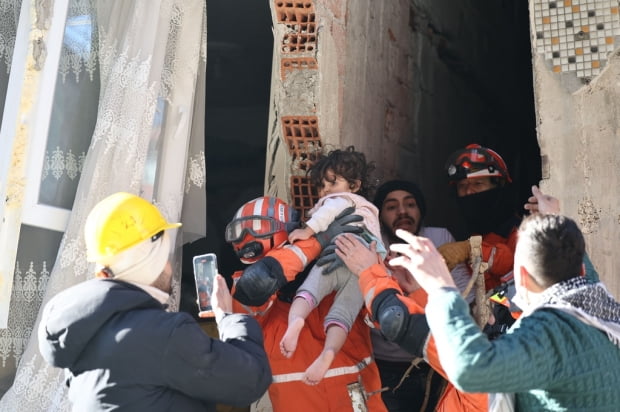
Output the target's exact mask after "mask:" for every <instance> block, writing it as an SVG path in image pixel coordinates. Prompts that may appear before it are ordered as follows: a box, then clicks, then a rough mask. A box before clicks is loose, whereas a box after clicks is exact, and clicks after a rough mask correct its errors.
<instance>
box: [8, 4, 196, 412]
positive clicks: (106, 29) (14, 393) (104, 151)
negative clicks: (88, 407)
mask: <svg viewBox="0 0 620 412" xmlns="http://www.w3.org/2000/svg"><path fill="white" fill-rule="evenodd" d="M0 1H2V3H0V4H4V2H5V0H0ZM18 9H19V8H18ZM2 19H4V16H2ZM2 22H4V20H2ZM70 27H74V30H69V28H70ZM88 27H91V29H92V30H93V31H92V33H84V32H80V31H81V30H88ZM2 30H4V27H2ZM71 33H74V34H75V33H77V34H78V36H77V37H76V38H71V36H70V34H71ZM85 37H86V38H90V39H93V41H91V42H90V43H89V44H86V43H84V42H83V41H81V39H83V38H85ZM1 42H2V40H1V39H0V46H2V43H1ZM2 56H3V54H2V51H1V50H0V57H2ZM205 65H206V2H204V1H202V0H106V1H96V0H72V1H70V6H69V13H68V18H67V28H66V30H65V40H64V45H63V52H62V56H61V60H60V64H59V68H58V79H59V83H61V85H57V90H56V92H55V93H56V95H55V98H54V101H55V106H54V109H53V112H52V120H51V124H50V132H49V137H48V141H47V155H46V160H45V164H44V165H43V168H42V170H43V174H42V175H41V176H40V177H41V179H42V180H41V181H42V185H41V193H40V199H41V200H42V201H44V202H45V203H46V204H50V205H55V206H58V207H62V208H68V209H72V212H71V217H70V219H69V223H68V226H67V229H66V231H65V233H64V235H62V238H60V236H61V234H59V233H57V232H56V235H54V234H53V232H52V231H44V230H37V229H36V228H22V231H21V235H20V243H19V247H18V264H17V265H16V268H15V276H14V287H13V292H12V293H13V295H12V298H11V307H10V312H9V328H8V329H5V330H2V331H0V356H2V357H4V359H3V361H4V365H5V367H7V365H9V366H10V364H11V362H13V363H15V362H16V361H17V359H20V360H19V367H18V368H17V371H16V375H15V378H14V380H13V384H12V386H11V387H10V389H9V390H8V391H7V392H6V393H5V394H4V396H3V397H2V399H0V410H2V411H18V410H24V411H65V410H68V404H67V400H66V396H65V394H66V388H65V384H64V375H63V373H62V371H61V370H58V369H55V368H51V367H49V366H48V365H47V364H46V363H45V362H44V361H43V359H42V358H41V357H40V355H39V351H38V345H37V341H36V333H35V334H33V335H32V336H30V334H31V331H33V330H35V331H36V328H37V319H36V317H37V316H38V312H39V308H40V307H41V305H42V304H44V303H45V302H46V301H47V300H48V299H49V298H50V297H51V296H53V295H55V294H56V293H58V292H59V291H61V290H63V289H65V288H67V287H69V286H71V285H73V284H76V283H78V282H81V281H83V280H86V279H88V278H89V277H91V276H92V268H91V267H89V265H88V264H87V262H86V260H85V252H84V242H83V239H82V225H83V222H84V220H85V218H86V215H87V214H88V212H89V211H90V209H91V208H92V207H93V206H94V204H95V203H97V202H98V201H99V200H101V199H102V198H103V197H105V196H107V195H109V194H110V193H113V192H116V191H120V190H123V191H128V192H132V193H136V194H140V195H142V196H144V197H146V198H148V199H152V200H153V201H154V202H155V203H156V204H157V205H158V206H159V207H160V209H161V210H162V211H163V212H164V214H165V215H166V217H167V218H168V219H170V220H174V221H179V220H180V221H182V222H183V223H184V226H183V232H182V233H179V234H178V236H177V248H178V250H180V246H181V245H182V244H183V243H185V242H190V241H193V240H195V239H197V238H198V237H201V236H204V234H205V215H206V213H205V204H206V201H205V196H206V193H205V186H204V185H205V165H204V158H205V156H204V109H205V107H204V91H205V88H204V76H205V72H206V71H205V67H206V66H205ZM76 96H80V97H79V99H77V97H76ZM72 97H73V98H75V99H77V100H71V102H72V104H67V103H66V102H67V101H69V100H70V99H71V98H72ZM80 99H82V100H80ZM63 103H64V104H63ZM76 107H78V108H79V110H78V112H77V113H74V112H72V110H73V111H75V108H76ZM89 108H91V109H90V110H89ZM89 116H91V118H90V120H89ZM93 127H94V129H93ZM22 239H28V241H26V240H24V241H22ZM35 240H37V241H38V243H33V242H34V241H35ZM58 243H60V247H59V248H58V249H57V250H58V253H57V254H54V255H53V256H49V254H50V246H49V245H53V247H52V249H54V250H56V248H57V245H58ZM45 245H47V247H46V246H45ZM22 256H23V257H22ZM20 259H22V260H20ZM23 259H25V260H23ZM52 260H55V264H54V265H53V268H51V267H50V266H48V265H47V264H46V263H45V262H49V261H52ZM28 261H30V262H35V264H34V265H31V264H30V263H29V262H28ZM175 265H176V268H177V270H176V273H177V274H178V277H177V279H176V281H177V282H176V285H175V293H173V296H172V302H171V303H172V304H173V307H174V305H175V304H178V285H179V280H180V272H181V271H180V259H178V262H177V263H176V264H175ZM15 342H19V343H18V344H15ZM22 351H23V352H22Z"/></svg>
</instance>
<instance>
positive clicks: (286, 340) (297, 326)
mask: <svg viewBox="0 0 620 412" xmlns="http://www.w3.org/2000/svg"><path fill="white" fill-rule="evenodd" d="M304 323H305V321H304V319H303V318H295V319H293V320H291V321H289V323H288V328H286V332H284V336H282V340H281V341H280V352H282V355H284V357H285V358H290V357H291V356H293V353H295V349H297V340H298V339H299V334H300V333H301V330H302V329H303V327H304Z"/></svg>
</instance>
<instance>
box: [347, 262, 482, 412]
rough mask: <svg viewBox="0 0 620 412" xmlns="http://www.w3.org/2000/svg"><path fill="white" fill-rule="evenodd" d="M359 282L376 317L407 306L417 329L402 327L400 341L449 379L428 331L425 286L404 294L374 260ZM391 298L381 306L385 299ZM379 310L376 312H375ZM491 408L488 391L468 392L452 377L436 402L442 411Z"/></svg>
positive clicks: (438, 409)
mask: <svg viewBox="0 0 620 412" xmlns="http://www.w3.org/2000/svg"><path fill="white" fill-rule="evenodd" d="M359 285H360V288H361V290H362V296H364V299H365V305H366V309H367V310H368V311H369V312H370V313H371V315H372V318H373V319H379V318H380V317H381V315H382V313H381V311H382V310H385V309H386V307H391V308H393V304H394V303H395V301H394V298H395V299H397V300H398V301H397V302H396V303H398V304H400V305H402V306H404V307H405V308H406V310H407V312H408V314H409V319H407V320H406V321H405V322H406V325H407V326H409V328H413V329H414V330H407V331H403V332H404V333H402V334H401V335H399V338H398V339H399V341H397V342H396V343H398V344H399V345H401V346H402V347H403V348H404V349H405V350H407V351H409V352H410V353H411V354H413V355H415V356H418V357H424V359H425V360H426V362H428V364H429V365H430V366H431V367H432V368H433V369H434V370H435V371H436V372H438V373H439V374H441V375H442V376H443V377H444V378H446V380H447V379H448V378H447V376H446V374H445V372H444V371H443V368H442V367H441V364H440V363H439V357H438V355H437V348H436V347H435V341H434V339H433V337H432V336H431V335H429V333H430V332H429V328H428V324H427V323H426V317H425V315H424V307H425V306H426V302H427V294H426V292H425V291H424V289H418V290H416V291H415V292H413V293H412V294H410V295H409V296H404V295H403V292H402V290H401V289H400V286H399V285H398V282H397V281H396V280H395V279H394V278H393V277H391V276H390V275H389V274H388V273H387V271H386V269H385V267H384V266H383V265H380V264H375V265H373V266H371V267H370V268H368V269H366V270H365V271H363V272H362V273H361V274H360V277H359ZM388 301H389V302H390V303H389V304H387V305H383V306H382V302H388ZM375 312H377V313H375ZM487 410H488V394H486V393H465V392H461V391H459V390H457V389H456V388H455V387H454V386H453V385H452V384H451V383H450V382H449V381H448V385H447V387H446V390H445V391H444V393H443V395H442V397H441V399H440V400H439V402H438V404H437V409H436V411H439V412H474V411H487Z"/></svg>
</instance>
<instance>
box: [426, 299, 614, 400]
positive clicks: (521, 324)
mask: <svg viewBox="0 0 620 412" xmlns="http://www.w3.org/2000/svg"><path fill="white" fill-rule="evenodd" d="M426 316H427V320H428V323H429V326H430V329H431V332H432V334H433V336H434V338H435V342H436V344H437V349H438V351H439V355H440V361H441V364H442V366H443V367H444V369H445V371H446V373H447V375H448V377H449V378H450V381H451V382H452V383H454V385H455V386H456V387H457V388H458V389H461V390H463V391H466V392H514V393H515V400H516V410H517V411H618V410H620V349H619V348H618V347H617V346H615V345H614V344H613V343H612V342H611V341H610V340H609V339H608V337H607V335H606V334H605V333H604V332H602V331H600V330H598V329H596V328H594V327H592V326H588V325H586V324H585V323H583V322H581V321H580V320H578V319H577V318H575V317H573V316H571V315H569V314H567V313H565V312H562V311H559V310H556V309H548V308H545V309H540V310H537V311H535V312H534V313H532V314H531V315H529V316H527V317H522V318H520V319H519V320H518V321H517V322H516V323H515V324H514V325H513V326H512V327H511V329H510V330H509V331H508V333H507V334H505V335H502V336H501V337H499V338H497V339H496V340H493V341H489V340H488V339H487V337H486V336H485V335H484V334H483V333H481V332H480V329H479V328H478V327H477V326H476V324H475V323H474V321H473V319H472V318H471V316H470V315H469V306H468V305H467V303H466V302H465V301H464V300H463V299H462V298H461V296H460V295H459V293H458V291H456V290H452V289H441V290H439V291H436V292H433V293H432V294H431V295H429V298H428V305H427V306H426Z"/></svg>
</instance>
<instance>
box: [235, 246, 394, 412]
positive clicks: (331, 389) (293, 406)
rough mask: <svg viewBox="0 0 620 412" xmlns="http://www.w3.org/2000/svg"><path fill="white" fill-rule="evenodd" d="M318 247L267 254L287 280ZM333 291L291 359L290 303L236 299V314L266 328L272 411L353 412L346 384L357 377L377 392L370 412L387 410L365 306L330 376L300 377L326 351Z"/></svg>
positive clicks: (287, 248) (312, 315)
mask: <svg viewBox="0 0 620 412" xmlns="http://www.w3.org/2000/svg"><path fill="white" fill-rule="evenodd" d="M320 251H321V247H320V245H319V243H318V242H317V241H316V239H314V238H310V239H307V240H302V241H297V242H295V244H294V245H286V246H284V247H282V248H278V249H273V250H271V251H270V252H269V253H267V255H266V256H269V257H272V258H275V259H276V260H277V261H278V262H279V263H280V265H281V266H282V271H283V273H284V276H285V277H286V280H287V281H289V282H290V281H293V280H294V279H295V277H296V276H297V274H298V273H300V272H301V271H303V269H304V268H305V266H306V265H307V263H308V262H310V261H312V260H314V259H315V258H316V257H317V256H318V255H319V253H320ZM242 276H243V272H237V273H235V275H233V278H234V279H239V278H240V277H242ZM235 283H236V282H235ZM233 294H234V289H233ZM334 295H335V294H331V295H329V296H327V297H326V298H325V299H323V301H321V302H320V303H319V305H318V307H317V308H316V309H315V310H313V311H312V312H311V313H310V315H309V316H308V318H307V319H306V323H305V326H304V328H303V329H302V331H301V334H300V336H299V344H298V346H297V350H296V351H295V353H294V354H293V357H292V358H290V359H287V358H285V357H284V356H283V355H282V353H281V352H280V346H279V345H280V340H281V339H282V336H283V335H284V332H285V331H286V328H287V326H288V312H289V309H290V303H288V302H285V301H283V300H281V299H279V298H278V293H277V292H276V293H274V294H273V295H271V296H270V297H269V299H268V300H267V301H266V302H265V303H264V304H263V305H261V306H260V307H256V306H246V305H243V304H241V303H240V302H238V301H236V300H233V306H234V310H235V312H239V313H249V314H252V315H254V316H255V317H256V319H257V320H258V322H259V323H260V324H261V327H262V329H263V335H264V338H265V351H266V352H267V356H268V357H269V362H270V364H271V369H272V373H273V376H274V382H273V383H272V384H271V386H270V387H269V398H270V399H271V403H272V406H273V410H274V412H289V411H297V412H317V411H321V412H348V411H353V407H352V404H351V398H350V396H349V392H348V389H347V385H349V384H354V383H356V382H358V381H361V383H362V385H363V388H364V390H365V392H366V393H369V394H371V393H373V392H375V393H374V394H372V395H370V396H369V397H368V399H367V401H366V403H367V407H368V411H370V412H375V411H376V412H387V409H386V408H385V405H384V404H383V401H382V399H381V395H380V394H379V392H378V391H379V390H380V388H381V379H380V377H379V371H378V369H377V366H376V364H375V362H374V360H373V358H372V346H371V341H370V328H369V327H368V325H366V323H365V322H364V317H365V315H366V311H365V310H364V309H362V311H361V312H360V314H359V315H358V317H357V319H356V321H355V322H354V324H353V326H352V327H351V331H350V332H349V335H348V337H347V340H346V342H345V344H344V346H343V347H342V349H341V350H340V351H339V352H338V353H337V354H336V357H335V359H334V361H333V363H332V365H331V367H330V369H329V371H328V372H327V374H326V377H325V378H323V380H321V382H320V383H319V384H318V385H315V386H310V385H306V384H305V383H303V382H302V381H301V377H302V376H303V373H304V372H305V370H306V369H307V368H308V366H310V364H312V362H313V361H314V360H315V359H316V358H317V356H318V355H319V354H320V353H321V351H322V350H323V344H324V342H325V331H324V329H323V320H324V319H325V315H326V314H327V312H328V311H329V308H330V307H331V305H332V303H333V299H334Z"/></svg>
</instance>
